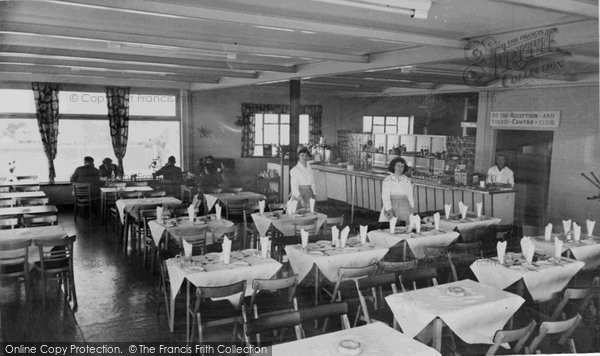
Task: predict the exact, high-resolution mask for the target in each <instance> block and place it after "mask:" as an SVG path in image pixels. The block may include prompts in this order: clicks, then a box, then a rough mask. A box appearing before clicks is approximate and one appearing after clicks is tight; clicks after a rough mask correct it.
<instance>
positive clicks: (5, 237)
mask: <svg viewBox="0 0 600 356" xmlns="http://www.w3.org/2000/svg"><path fill="white" fill-rule="evenodd" d="M65 236H67V233H66V232H65V229H64V228H63V227H62V226H61V225H52V226H38V227H24V228H18V229H6V230H0V241H24V240H31V241H32V244H31V246H29V257H28V262H29V263H30V264H33V263H34V262H36V261H39V260H40V255H39V250H38V248H37V247H36V246H35V244H34V243H33V242H35V241H43V240H53V239H59V238H62V237H65ZM14 252H15V251H11V252H8V251H0V259H1V258H2V257H8V256H11V255H14Z"/></svg>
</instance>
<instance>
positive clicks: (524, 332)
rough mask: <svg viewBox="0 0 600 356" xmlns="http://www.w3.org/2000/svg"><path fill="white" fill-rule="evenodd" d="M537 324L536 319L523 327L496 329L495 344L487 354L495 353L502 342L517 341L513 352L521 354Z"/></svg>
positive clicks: (488, 355)
mask: <svg viewBox="0 0 600 356" xmlns="http://www.w3.org/2000/svg"><path fill="white" fill-rule="evenodd" d="M536 326H537V323H536V322H535V320H532V321H531V323H529V325H527V326H525V327H523V328H521V329H516V330H498V331H496V334H495V335H494V344H493V345H492V346H491V347H490V348H489V349H488V351H487V352H486V356H491V355H495V354H496V352H497V351H498V349H499V348H500V346H501V345H502V344H506V343H514V342H516V344H515V345H514V346H513V347H512V349H511V353H513V354H520V353H521V350H522V349H523V347H524V346H525V343H526V342H527V340H529V337H530V336H531V334H533V331H534V330H535V327H536Z"/></svg>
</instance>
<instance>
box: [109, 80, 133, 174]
mask: <svg viewBox="0 0 600 356" xmlns="http://www.w3.org/2000/svg"><path fill="white" fill-rule="evenodd" d="M106 99H107V101H106V102H107V104H108V122H109V124H110V137H111V138H112V146H113V151H114V152H115V156H116V157H117V160H119V173H120V174H121V175H122V174H123V172H124V169H123V157H125V152H127V137H128V136H129V88H119V87H106Z"/></svg>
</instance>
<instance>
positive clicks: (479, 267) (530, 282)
mask: <svg viewBox="0 0 600 356" xmlns="http://www.w3.org/2000/svg"><path fill="white" fill-rule="evenodd" d="M563 260H567V259H564V258H563ZM569 261H570V262H565V263H561V264H554V263H551V262H549V261H538V262H536V264H537V267H536V266H528V265H520V266H510V267H508V266H505V265H502V264H500V263H498V261H497V260H492V259H481V260H477V261H475V262H473V264H472V265H471V270H472V271H473V273H474V274H475V276H476V277H477V280H479V282H481V283H483V284H487V285H490V286H493V287H495V288H498V289H505V288H507V287H509V286H510V285H511V284H513V283H515V282H517V281H519V280H521V279H523V282H524V283H525V286H526V287H527V290H528V291H529V294H530V295H531V297H532V298H533V300H534V301H535V302H544V301H547V300H550V299H552V297H553V294H554V293H557V292H560V291H561V290H562V289H563V288H565V287H566V285H567V284H568V283H569V281H570V280H571V278H573V276H575V274H577V272H579V270H580V269H581V268H583V265H584V263H583V262H581V261H574V260H569Z"/></svg>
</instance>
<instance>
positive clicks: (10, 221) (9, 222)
mask: <svg viewBox="0 0 600 356" xmlns="http://www.w3.org/2000/svg"><path fill="white" fill-rule="evenodd" d="M17 225H19V218H16V217H8V218H0V229H6V228H9V229H14V228H15V226H17ZM0 241H1V240H0Z"/></svg>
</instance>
